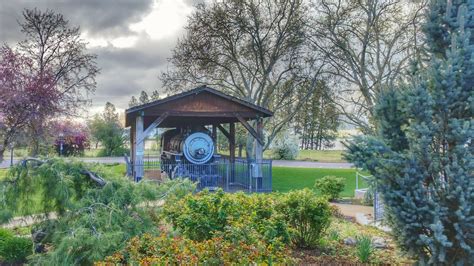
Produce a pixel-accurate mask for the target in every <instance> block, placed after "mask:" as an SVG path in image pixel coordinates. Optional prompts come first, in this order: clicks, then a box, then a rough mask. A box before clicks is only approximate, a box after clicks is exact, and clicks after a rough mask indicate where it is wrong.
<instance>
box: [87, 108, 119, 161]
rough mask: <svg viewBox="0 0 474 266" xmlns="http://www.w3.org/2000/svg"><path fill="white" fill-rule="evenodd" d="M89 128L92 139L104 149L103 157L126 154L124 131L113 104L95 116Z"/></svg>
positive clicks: (101, 153)
mask: <svg viewBox="0 0 474 266" xmlns="http://www.w3.org/2000/svg"><path fill="white" fill-rule="evenodd" d="M88 126H89V129H90V131H91V135H92V137H93V138H94V139H96V140H97V141H99V142H100V143H101V144H102V146H103V147H104V149H103V150H102V151H101V152H100V155H101V156H121V155H123V154H124V153H125V152H126V150H125V148H124V143H125V137H124V129H123V126H122V125H121V123H120V120H119V114H118V113H117V111H116V109H115V106H114V105H113V104H112V103H109V102H107V103H106V104H105V108H104V111H103V112H102V113H101V114H100V115H96V116H94V118H93V119H92V120H90V121H89V122H88Z"/></svg>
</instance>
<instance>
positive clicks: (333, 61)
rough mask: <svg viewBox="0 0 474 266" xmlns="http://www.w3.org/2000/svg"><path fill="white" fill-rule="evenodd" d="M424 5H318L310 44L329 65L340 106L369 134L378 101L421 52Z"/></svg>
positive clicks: (344, 0) (404, 0) (397, 1)
mask: <svg viewBox="0 0 474 266" xmlns="http://www.w3.org/2000/svg"><path fill="white" fill-rule="evenodd" d="M424 6H425V3H424V1H410V0H313V1H312V5H311V10H312V12H311V13H312V14H313V18H312V22H311V28H312V29H311V33H310V35H311V37H310V40H311V43H312V45H313V47H314V49H316V50H318V51H320V52H321V53H322V54H324V55H325V56H326V58H327V60H328V62H329V67H328V68H327V69H326V71H327V73H328V74H329V75H331V76H332V77H333V80H332V81H333V84H332V85H333V86H334V87H336V88H337V89H338V97H336V98H335V99H334V100H335V103H336V104H337V105H338V107H339V108H338V109H339V110H340V112H341V113H342V114H343V115H344V116H345V118H346V119H347V122H349V123H351V124H354V125H356V126H358V127H359V128H361V129H362V130H363V131H365V132H371V131H372V130H373V128H372V125H371V123H370V120H371V117H372V115H373V106H374V98H375V97H376V95H377V93H379V92H380V91H381V90H382V89H383V88H384V87H385V86H387V85H388V86H391V85H393V83H395V82H397V80H398V79H400V78H402V76H403V73H404V72H405V71H406V69H407V66H408V65H409V63H410V59H411V58H412V59H413V56H414V55H415V54H416V52H417V48H418V43H417V40H418V38H417V35H418V34H420V33H419V29H418V28H417V27H416V25H417V21H419V20H420V19H422V10H423V8H424Z"/></svg>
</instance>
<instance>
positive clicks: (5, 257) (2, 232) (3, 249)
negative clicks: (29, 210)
mask: <svg viewBox="0 0 474 266" xmlns="http://www.w3.org/2000/svg"><path fill="white" fill-rule="evenodd" d="M32 252H33V242H32V241H31V239H29V238H24V237H17V236H15V235H14V234H13V232H11V231H10V230H7V229H3V228H0V264H1V262H7V263H23V262H26V257H28V256H29V255H31V253H32Z"/></svg>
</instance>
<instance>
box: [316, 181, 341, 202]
mask: <svg viewBox="0 0 474 266" xmlns="http://www.w3.org/2000/svg"><path fill="white" fill-rule="evenodd" d="M345 185H346V183H345V182H344V178H342V177H337V176H325V177H323V178H321V179H318V180H316V182H315V185H314V186H315V188H316V190H318V191H320V193H321V194H322V195H323V196H326V197H328V198H329V200H335V199H338V198H339V195H340V194H341V192H342V191H344V187H345Z"/></svg>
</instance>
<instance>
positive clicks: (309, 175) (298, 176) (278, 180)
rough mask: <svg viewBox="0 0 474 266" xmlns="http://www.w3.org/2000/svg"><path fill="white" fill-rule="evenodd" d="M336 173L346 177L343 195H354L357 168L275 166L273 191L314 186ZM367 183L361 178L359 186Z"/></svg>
mask: <svg viewBox="0 0 474 266" xmlns="http://www.w3.org/2000/svg"><path fill="white" fill-rule="evenodd" d="M327 175H334V176H339V177H343V178H345V179H346V186H345V188H344V191H343V192H342V194H341V196H342V197H353V196H354V189H355V180H356V170H355V169H318V168H292V167H273V180H272V183H273V191H278V192H288V191H290V190H293V189H302V188H314V182H315V181H316V179H318V178H322V177H324V176H327ZM365 186H366V184H365V183H364V182H362V181H361V180H359V187H365Z"/></svg>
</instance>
